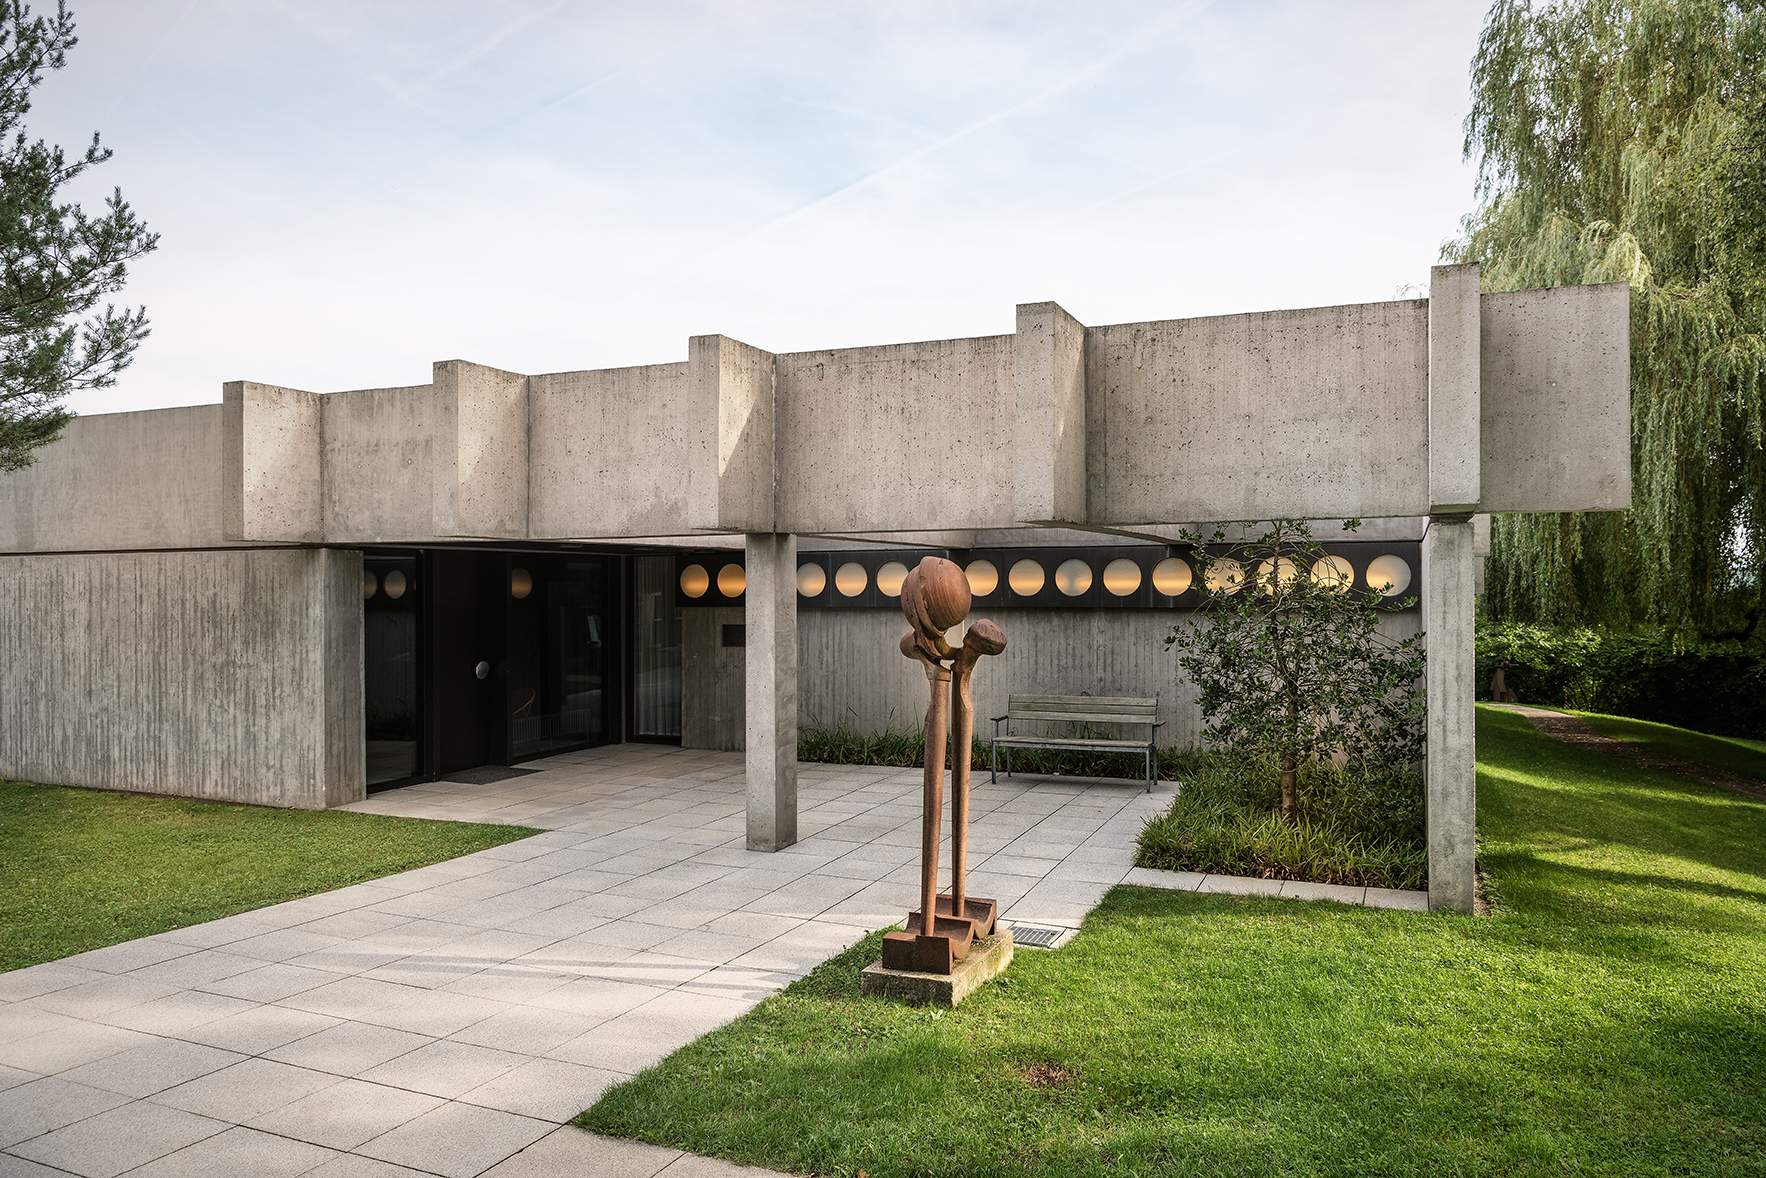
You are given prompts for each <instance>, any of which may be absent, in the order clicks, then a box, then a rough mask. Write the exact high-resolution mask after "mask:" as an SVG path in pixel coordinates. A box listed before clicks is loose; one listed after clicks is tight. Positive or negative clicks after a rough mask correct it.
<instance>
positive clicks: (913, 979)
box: [858, 926, 1013, 1007]
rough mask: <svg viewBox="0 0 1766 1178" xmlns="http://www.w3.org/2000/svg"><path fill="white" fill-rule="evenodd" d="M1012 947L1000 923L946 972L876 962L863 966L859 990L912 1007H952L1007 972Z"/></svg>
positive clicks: (1008, 936) (1010, 937) (1010, 960)
mask: <svg viewBox="0 0 1766 1178" xmlns="http://www.w3.org/2000/svg"><path fill="white" fill-rule="evenodd" d="M1012 947H1013V946H1012V930H1011V929H1009V928H1005V927H1004V926H1001V927H1000V929H999V930H998V931H997V932H995V933H994V934H993V935H992V936H988V937H982V938H981V939H980V940H979V941H976V942H975V943H974V944H973V945H971V946H970V947H969V952H968V953H967V954H966V955H964V957H963V959H962V960H961V961H959V962H957V966H956V968H955V969H953V970H952V971H951V972H950V973H948V974H938V973H921V972H919V971H917V970H911V969H884V968H883V963H882V962H881V961H879V962H876V963H874V964H872V965H867V966H865V968H864V972H862V973H861V974H860V975H859V983H858V984H859V990H860V992H861V993H865V994H875V995H877V996H878V997H880V998H894V999H896V1000H898V1001H901V1002H907V1003H911V1004H912V1005H914V1006H944V1007H951V1006H955V1005H956V1004H957V1003H959V1002H961V1001H962V1000H963V999H965V998H967V997H968V996H969V995H971V994H973V993H974V992H975V991H976V990H979V989H980V988H981V987H982V986H984V985H985V984H987V983H988V982H990V981H992V980H993V979H994V978H997V977H999V976H1000V975H1001V974H1003V973H1005V972H1006V967H1007V966H1009V965H1011V964H1012Z"/></svg>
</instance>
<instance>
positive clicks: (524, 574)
mask: <svg viewBox="0 0 1766 1178" xmlns="http://www.w3.org/2000/svg"><path fill="white" fill-rule="evenodd" d="M532 592H533V574H532V573H530V572H528V571H527V570H526V569H524V568H513V569H510V570H509V596H510V597H513V598H514V599H515V600H516V601H522V600H525V599H526V597H527V595H528V594H529V593H532Z"/></svg>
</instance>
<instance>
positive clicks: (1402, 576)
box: [1367, 552, 1410, 597]
mask: <svg viewBox="0 0 1766 1178" xmlns="http://www.w3.org/2000/svg"><path fill="white" fill-rule="evenodd" d="M1367 584H1368V588H1370V589H1377V590H1379V592H1380V596H1382V597H1397V596H1398V595H1399V594H1400V593H1403V592H1404V591H1405V590H1406V589H1408V588H1410V564H1409V562H1408V561H1406V560H1405V559H1404V558H1403V557H1402V556H1393V555H1392V554H1391V553H1389V552H1388V553H1387V554H1386V555H1385V556H1376V557H1374V559H1373V561H1372V563H1370V564H1369V565H1368V566H1367Z"/></svg>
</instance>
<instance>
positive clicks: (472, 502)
mask: <svg viewBox="0 0 1766 1178" xmlns="http://www.w3.org/2000/svg"><path fill="white" fill-rule="evenodd" d="M434 371H435V377H434V381H433V385H432V387H433V389H434V397H435V413H434V416H433V418H432V423H433V429H434V431H435V437H434V449H433V453H434V467H433V474H434V479H433V483H432V495H431V500H430V502H431V507H432V509H433V511H434V515H435V534H436V535H437V536H471V537H483V538H486V539H525V538H526V536H527V503H528V479H527V459H528V432H527V420H528V406H527V377H525V376H523V375H522V374H520V373H518V372H505V371H503V370H502V369H500V368H487V367H486V366H484V365H482V364H473V363H470V362H468V361H465V360H438V361H436V363H435V369H434Z"/></svg>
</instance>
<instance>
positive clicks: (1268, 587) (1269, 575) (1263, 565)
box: [1257, 556, 1300, 594]
mask: <svg viewBox="0 0 1766 1178" xmlns="http://www.w3.org/2000/svg"><path fill="white" fill-rule="evenodd" d="M1299 575H1300V566H1299V565H1297V564H1295V563H1294V562H1293V561H1291V560H1289V559H1288V558H1287V557H1285V556H1278V557H1276V558H1275V564H1274V567H1273V568H1271V567H1270V562H1269V561H1268V560H1260V561H1258V562H1257V584H1258V587H1259V588H1261V589H1262V590H1263V591H1264V592H1265V593H1271V594H1273V593H1274V592H1275V591H1276V590H1277V589H1286V588H1287V587H1288V586H1289V585H1292V584H1293V583H1294V578H1295V577H1298V576H1299Z"/></svg>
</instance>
